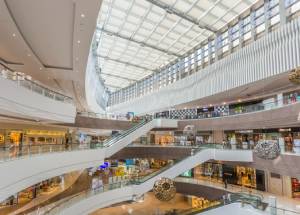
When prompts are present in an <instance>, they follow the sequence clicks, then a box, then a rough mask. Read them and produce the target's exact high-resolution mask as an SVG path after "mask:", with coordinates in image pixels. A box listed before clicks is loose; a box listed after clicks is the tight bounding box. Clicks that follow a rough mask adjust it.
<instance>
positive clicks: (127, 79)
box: [100, 72, 137, 82]
mask: <svg viewBox="0 0 300 215" xmlns="http://www.w3.org/2000/svg"><path fill="white" fill-rule="evenodd" d="M100 74H101V75H106V76H110V77H114V78H119V79H124V80H126V81H129V82H135V81H137V79H132V78H126V77H123V76H119V75H114V74H109V73H104V72H101V73H100Z"/></svg>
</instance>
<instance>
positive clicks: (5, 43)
mask: <svg viewBox="0 0 300 215" xmlns="http://www.w3.org/2000/svg"><path fill="white" fill-rule="evenodd" d="M101 3H102V1H101V0H89V1H86V0H40V1H36V0H22V1H20V0H0V30H1V34H0V64H3V65H4V66H5V67H8V68H10V69H11V70H13V71H17V72H23V73H25V74H26V75H30V76H32V79H33V80H36V81H38V82H40V83H41V84H43V85H46V86H47V87H49V88H51V89H53V90H55V91H59V92H61V93H63V94H65V95H68V96H71V97H73V99H74V101H75V104H76V106H77V108H78V109H79V110H85V109H87V108H88V106H87V104H86V99H85V71H86V64H87V59H88V55H89V50H90V44H91V41H92V38H93V34H94V31H95V27H96V23H97V17H98V14H99V10H100V6H101Z"/></svg>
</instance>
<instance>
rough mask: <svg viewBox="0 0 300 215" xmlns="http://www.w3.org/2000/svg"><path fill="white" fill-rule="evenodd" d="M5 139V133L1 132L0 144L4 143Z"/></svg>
mask: <svg viewBox="0 0 300 215" xmlns="http://www.w3.org/2000/svg"><path fill="white" fill-rule="evenodd" d="M4 140H5V138H4V135H3V134H0V144H2V143H4Z"/></svg>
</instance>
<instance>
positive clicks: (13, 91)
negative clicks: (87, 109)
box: [0, 77, 76, 123]
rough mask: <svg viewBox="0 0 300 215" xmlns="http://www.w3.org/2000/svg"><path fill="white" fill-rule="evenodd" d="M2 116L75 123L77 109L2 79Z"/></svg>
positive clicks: (0, 81)
mask: <svg viewBox="0 0 300 215" xmlns="http://www.w3.org/2000/svg"><path fill="white" fill-rule="evenodd" d="M0 114H4V115H12V116H15V117H16V116H19V117H26V118H34V119H40V120H51V121H58V122H66V123H73V122H74V121H75V116H76V107H75V106H74V105H73V104H70V103H65V102H61V101H56V100H54V99H51V98H48V97H46V96H43V95H41V94H39V93H35V92H33V91H31V90H29V89H27V88H25V87H22V86H19V85H17V84H16V83H15V82H13V81H10V80H7V79H5V78H1V77H0Z"/></svg>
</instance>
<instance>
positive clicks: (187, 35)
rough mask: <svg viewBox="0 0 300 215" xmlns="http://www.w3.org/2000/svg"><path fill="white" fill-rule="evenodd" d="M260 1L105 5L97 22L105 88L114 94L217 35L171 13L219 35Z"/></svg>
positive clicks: (124, 0) (107, 1) (135, 0)
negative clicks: (182, 15)
mask: <svg viewBox="0 0 300 215" xmlns="http://www.w3.org/2000/svg"><path fill="white" fill-rule="evenodd" d="M256 1H257V0H237V1H231V0H158V1H151V0H104V1H103V6H102V8H101V11H100V14H99V19H98V28H99V32H98V33H97V35H98V40H99V46H98V50H97V51H98V54H99V55H100V56H101V57H99V61H100V66H101V69H102V72H103V79H104V80H105V83H106V84H107V85H108V86H116V87H110V88H111V89H113V90H114V89H117V87H126V86H128V85H129V84H132V83H134V81H136V80H141V79H142V78H144V77H146V76H147V75H150V74H151V73H153V71H156V70H158V69H159V68H161V66H162V65H165V64H166V63H167V62H171V61H173V60H175V59H177V58H178V57H179V56H180V55H184V54H185V53H186V52H187V51H188V50H190V49H191V48H193V47H194V46H196V45H198V44H199V43H201V42H202V41H204V40H205V39H207V38H208V37H209V36H211V35H212V34H213V33H212V32H211V31H209V30H207V29H204V28H200V27H199V26H198V25H196V24H195V23H193V22H191V21H189V20H187V19H184V18H182V17H180V16H179V15H177V14H176V13H169V12H170V10H172V9H175V10H177V11H179V12H180V13H182V14H184V15H185V16H189V17H190V18H192V19H193V20H195V21H196V22H198V23H200V25H203V26H209V27H210V28H213V29H216V30H219V29H220V28H222V27H224V25H226V24H227V23H229V22H230V21H231V20H232V19H233V18H235V17H236V16H237V15H238V14H239V13H241V12H243V11H244V10H246V9H247V8H249V7H250V6H251V5H252V4H254V3H255V2H256ZM154 2H160V3H162V4H164V5H167V8H163V7H161V6H160V7H159V6H157V4H154ZM167 11H168V12H167ZM103 29H104V30H106V31H109V32H110V33H108V32H105V31H104V30H103ZM103 57H108V58H103ZM108 74H110V75H111V76H109V75H108ZM131 79H132V80H131ZM128 80H131V81H128Z"/></svg>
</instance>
